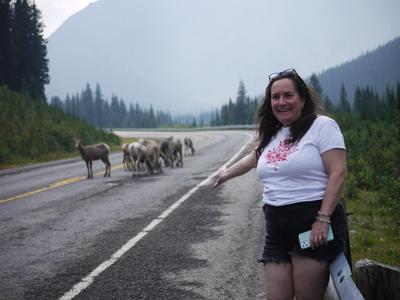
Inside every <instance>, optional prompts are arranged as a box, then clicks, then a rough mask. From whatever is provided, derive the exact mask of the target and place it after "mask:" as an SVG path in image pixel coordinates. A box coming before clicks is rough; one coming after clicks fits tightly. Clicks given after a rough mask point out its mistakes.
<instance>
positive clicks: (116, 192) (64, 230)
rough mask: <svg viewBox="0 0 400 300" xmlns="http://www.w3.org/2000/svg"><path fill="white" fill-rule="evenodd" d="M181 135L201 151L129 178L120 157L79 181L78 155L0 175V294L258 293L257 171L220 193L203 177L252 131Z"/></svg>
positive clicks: (203, 296) (261, 293) (86, 296)
mask: <svg viewBox="0 0 400 300" xmlns="http://www.w3.org/2000/svg"><path fill="white" fill-rule="evenodd" d="M116 133H117V134H120V135H123V136H132V137H150V138H165V137H167V136H169V135H171V132H116ZM177 135H178V136H179V137H180V138H182V139H183V137H184V136H189V137H191V138H192V139H193V141H194V146H195V148H196V155H194V156H185V157H184V166H183V168H175V169H170V168H164V174H162V175H153V176H138V177H132V174H131V173H130V172H125V171H124V170H123V168H122V166H121V161H122V155H121V153H114V154H112V155H111V162H112V166H113V170H112V177H111V178H103V177H102V174H103V173H104V165H103V164H102V163H101V162H96V163H94V167H95V170H96V171H95V173H96V175H95V178H94V179H92V180H87V179H85V176H86V168H85V165H84V163H83V161H82V160H81V159H79V158H77V159H72V160H65V161H61V162H54V163H50V164H42V165H34V166H30V167H25V168H20V169H12V170H5V171H1V172H0V253H1V255H0V271H1V272H0V299H59V298H61V297H64V298H63V299H264V298H265V296H264V281H263V274H262V266H261V265H260V264H259V263H257V258H258V257H259V256H260V254H261V250H262V243H263V235H264V221H263V214H262V209H261V203H260V200H261V193H262V186H261V184H260V183H259V181H258V180H257V176H256V174H255V170H252V171H250V172H249V173H247V174H246V175H243V176H241V177H239V178H235V179H232V180H231V181H229V182H226V183H225V184H224V185H223V186H221V187H219V188H216V189H214V188H212V183H213V181H214V179H210V176H212V175H213V174H214V175H215V172H216V171H217V170H218V169H219V168H220V167H221V166H222V165H223V164H224V163H226V162H227V161H228V160H229V159H230V158H231V157H232V156H234V155H235V154H237V153H238V151H239V150H242V154H244V153H246V152H247V151H248V150H249V149H251V147H252V144H251V143H249V141H251V140H252V139H251V135H252V132H250V131H207V132H201V131H200V132H186V133H182V132H179V133H177ZM244 145H247V146H246V147H243V146H244ZM237 157H238V156H237ZM208 179H209V180H208ZM93 271H94V272H93Z"/></svg>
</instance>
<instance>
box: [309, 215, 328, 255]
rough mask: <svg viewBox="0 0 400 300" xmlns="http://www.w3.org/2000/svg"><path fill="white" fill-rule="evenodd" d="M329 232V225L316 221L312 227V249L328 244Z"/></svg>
mask: <svg viewBox="0 0 400 300" xmlns="http://www.w3.org/2000/svg"><path fill="white" fill-rule="evenodd" d="M328 230H329V224H328V223H325V222H321V221H320V220H316V221H315V222H314V224H313V225H312V230H311V237H310V245H311V249H314V248H316V247H320V246H322V245H327V244H328V240H327V237H328Z"/></svg>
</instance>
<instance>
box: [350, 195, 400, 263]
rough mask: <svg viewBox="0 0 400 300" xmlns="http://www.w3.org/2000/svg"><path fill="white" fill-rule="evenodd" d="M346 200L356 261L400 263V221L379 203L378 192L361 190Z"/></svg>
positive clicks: (353, 254)
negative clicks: (352, 197)
mask: <svg viewBox="0 0 400 300" xmlns="http://www.w3.org/2000/svg"><path fill="white" fill-rule="evenodd" d="M357 194H358V195H357V197H356V198H355V199H349V200H347V201H346V207H347V211H348V212H351V213H352V215H351V216H350V217H349V234H350V247H351V256H352V261H353V264H355V263H356V262H357V261H358V260H360V259H363V258H368V259H370V260H374V261H377V262H380V263H383V264H388V265H393V266H397V267H399V266H400V234H399V229H400V228H399V224H398V223H397V221H396V220H395V218H394V217H393V215H391V214H390V213H389V212H388V210H387V209H386V208H385V207H384V206H382V205H380V204H379V201H378V198H377V195H376V193H374V192H368V191H361V192H359V193H357Z"/></svg>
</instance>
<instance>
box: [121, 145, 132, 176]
mask: <svg viewBox="0 0 400 300" xmlns="http://www.w3.org/2000/svg"><path fill="white" fill-rule="evenodd" d="M121 150H122V164H123V165H124V170H125V171H132V169H133V163H132V159H131V155H130V153H129V144H127V143H125V144H123V145H122V147H121Z"/></svg>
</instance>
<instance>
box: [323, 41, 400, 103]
mask: <svg viewBox="0 0 400 300" xmlns="http://www.w3.org/2000/svg"><path fill="white" fill-rule="evenodd" d="M318 79H319V81H320V83H321V86H322V89H323V93H324V94H326V95H327V96H328V97H329V98H330V100H331V101H332V102H333V103H337V102H338V101H339V97H340V96H339V95H340V86H341V84H342V82H343V83H344V86H345V88H346V92H347V97H348V100H349V101H353V97H354V93H355V89H356V87H357V86H360V87H366V86H369V87H372V88H373V89H374V90H375V91H376V92H378V93H384V92H385V90H386V86H387V85H389V86H392V87H393V86H394V85H395V84H396V83H397V82H400V37H399V38H396V39H394V40H392V41H391V42H388V43H387V44H385V45H383V46H381V47H379V48H377V49H376V50H374V51H370V52H367V53H366V54H364V55H362V56H360V57H358V58H356V59H354V60H351V61H349V62H346V63H344V64H342V65H340V66H337V67H334V68H330V69H328V70H326V71H323V72H322V73H320V74H318Z"/></svg>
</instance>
